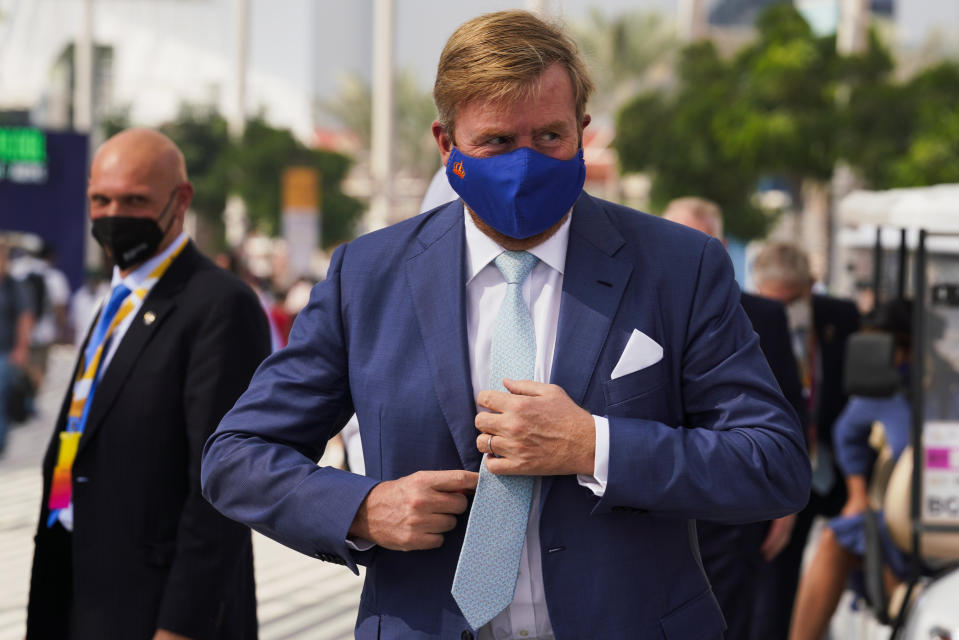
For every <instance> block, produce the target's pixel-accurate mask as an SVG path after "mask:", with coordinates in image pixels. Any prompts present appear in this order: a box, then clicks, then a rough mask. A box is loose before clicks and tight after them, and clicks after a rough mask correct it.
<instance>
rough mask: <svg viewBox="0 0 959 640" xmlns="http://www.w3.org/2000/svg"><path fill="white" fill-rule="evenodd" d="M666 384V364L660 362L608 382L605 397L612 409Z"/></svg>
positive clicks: (663, 361) (662, 361) (605, 385)
mask: <svg viewBox="0 0 959 640" xmlns="http://www.w3.org/2000/svg"><path fill="white" fill-rule="evenodd" d="M665 384H666V362H665V360H660V361H659V362H657V363H656V364H652V365H650V366H648V367H645V368H643V369H640V370H639V371H633V372H632V373H627V374H626V375H625V376H620V377H619V378H614V379H612V380H607V381H606V382H605V383H603V395H604V396H605V397H606V406H607V407H611V406H614V405H617V404H620V403H622V402H628V401H630V400H633V399H635V398H640V397H642V396H645V395H646V394H649V393H652V392H653V391H655V390H657V389H659V388H660V387H663V386H664V385H665Z"/></svg>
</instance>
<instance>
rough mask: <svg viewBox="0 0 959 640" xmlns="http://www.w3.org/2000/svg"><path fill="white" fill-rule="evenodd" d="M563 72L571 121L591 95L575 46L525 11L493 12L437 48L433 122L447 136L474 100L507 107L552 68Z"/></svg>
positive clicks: (580, 118)
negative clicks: (572, 109) (461, 109)
mask: <svg viewBox="0 0 959 640" xmlns="http://www.w3.org/2000/svg"><path fill="white" fill-rule="evenodd" d="M557 62H558V63H560V64H561V65H563V67H565V68H566V71H567V72H568V73H569V79H570V82H571V83H572V85H573V100H574V102H575V105H576V119H577V122H582V121H583V117H584V116H585V114H586V101H587V100H588V99H589V95H590V94H591V93H592V92H593V82H592V80H590V78H589V73H588V71H587V70H586V65H585V64H584V63H583V61H582V59H581V58H580V57H579V51H578V49H577V47H576V43H574V42H573V40H572V39H571V38H570V37H569V36H568V35H566V33H565V32H564V31H563V29H562V28H561V27H559V26H558V25H554V24H549V23H547V22H544V21H543V20H541V19H540V18H538V17H537V16H535V15H533V14H532V13H530V12H528V11H519V10H512V11H497V12H495V13H487V14H486V15H482V16H479V17H478V18H473V19H472V20H470V21H468V22H465V23H464V24H462V25H460V27H459V28H458V29H457V30H456V31H454V32H453V35H451V36H450V39H449V40H448V41H447V42H446V46H445V47H443V53H442V54H440V62H439V65H438V67H437V69H436V83H435V84H434V85H433V101H434V102H435V103H436V110H437V111H438V112H439V122H440V124H441V125H442V126H443V128H444V129H445V130H446V131H447V132H448V133H449V134H450V136H451V137H452V136H453V129H454V127H455V121H456V108H457V107H458V106H461V105H464V104H466V103H468V102H469V101H470V100H473V99H475V98H482V99H484V100H491V101H505V102H513V101H516V100H521V99H524V98H528V97H530V96H532V95H534V93H535V91H536V90H537V89H538V83H537V82H536V80H537V79H538V78H539V77H540V76H541V75H542V74H543V72H544V71H546V69H547V68H548V67H549V66H551V65H552V64H554V63H557Z"/></svg>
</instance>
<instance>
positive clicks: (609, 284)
mask: <svg viewBox="0 0 959 640" xmlns="http://www.w3.org/2000/svg"><path fill="white" fill-rule="evenodd" d="M623 243H624V240H623V238H622V236H621V235H620V234H619V231H617V230H616V228H615V227H614V226H613V225H612V223H611V222H610V221H609V218H608V217H607V216H606V214H605V212H604V211H603V210H602V209H600V207H599V206H598V205H597V204H596V203H595V202H594V201H593V200H592V198H590V197H589V196H588V195H586V194H585V193H584V194H583V195H581V196H580V198H579V200H578V201H577V203H576V208H575V209H574V210H573V219H572V221H571V223H570V230H569V246H568V248H567V249H566V268H565V272H564V275H563V297H562V301H561V302H560V308H559V324H558V325H557V328H556V349H555V356H554V357H553V367H552V374H551V376H550V382H552V383H553V384H556V385H559V386H561V387H562V388H563V389H565V390H566V393H567V394H569V397H570V398H572V399H573V401H574V402H576V404H579V405H582V403H583V401H584V399H585V397H586V389H587V387H588V386H589V381H590V379H591V378H592V376H593V370H594V369H595V368H596V362H597V360H598V358H599V354H600V351H602V348H603V344H605V342H606V336H607V335H608V334H609V328H610V326H611V325H612V323H613V317H614V316H615V315H616V310H617V309H618V308H619V301H620V299H621V298H622V297H623V292H624V291H625V290H626V283H627V282H629V277H630V274H631V273H632V270H633V267H632V265H631V264H629V263H628V262H624V261H621V260H617V259H616V258H614V257H613V255H614V254H615V253H616V251H617V250H618V249H619V247H621V246H622V245H623Z"/></svg>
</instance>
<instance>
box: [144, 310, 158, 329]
mask: <svg viewBox="0 0 959 640" xmlns="http://www.w3.org/2000/svg"><path fill="white" fill-rule="evenodd" d="M156 319H157V314H155V313H153V312H152V311H147V312H146V313H144V314H143V324H145V325H146V326H148V327H149V326H150V325H151V324H153V323H154V322H156Z"/></svg>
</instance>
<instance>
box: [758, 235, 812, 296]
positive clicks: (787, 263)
mask: <svg viewBox="0 0 959 640" xmlns="http://www.w3.org/2000/svg"><path fill="white" fill-rule="evenodd" d="M753 280H754V281H755V282H756V284H758V285H759V284H762V283H763V282H768V281H777V282H784V283H788V284H793V285H798V286H802V287H805V286H807V285H809V284H811V283H812V281H813V277H812V270H811V269H810V268H809V256H807V255H806V252H805V251H803V250H802V249H800V248H799V247H797V246H796V245H794V244H790V243H788V242H771V243H769V244H767V245H766V246H765V247H763V248H762V250H760V252H759V253H758V254H757V255H756V259H755V260H754V261H753Z"/></svg>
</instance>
